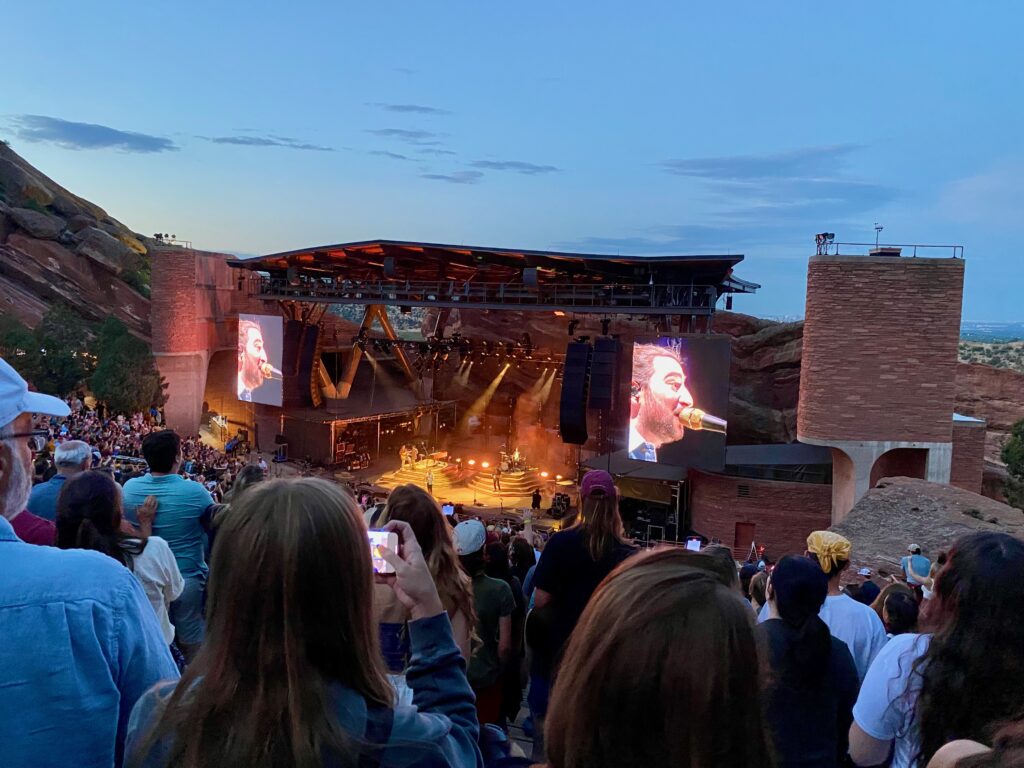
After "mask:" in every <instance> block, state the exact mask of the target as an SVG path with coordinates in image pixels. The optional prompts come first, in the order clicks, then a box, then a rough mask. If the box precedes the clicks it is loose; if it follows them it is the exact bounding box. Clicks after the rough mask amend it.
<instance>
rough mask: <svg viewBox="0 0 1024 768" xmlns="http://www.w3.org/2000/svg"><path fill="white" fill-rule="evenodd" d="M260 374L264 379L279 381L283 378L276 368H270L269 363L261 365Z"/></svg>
mask: <svg viewBox="0 0 1024 768" xmlns="http://www.w3.org/2000/svg"><path fill="white" fill-rule="evenodd" d="M260 373H262V374H263V378H265V379H271V380H278V381H280V380H281V379H283V378H284V374H283V373H281V372H280V371H279V370H277V368H275V367H274V366H272V365H271V364H270V363H263V365H261V366H260Z"/></svg>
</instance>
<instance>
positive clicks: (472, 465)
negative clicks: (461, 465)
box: [466, 459, 476, 467]
mask: <svg viewBox="0 0 1024 768" xmlns="http://www.w3.org/2000/svg"><path fill="white" fill-rule="evenodd" d="M466 463H467V464H469V466H471V467H475V466H476V459H470V460H469V461H467V462H466Z"/></svg>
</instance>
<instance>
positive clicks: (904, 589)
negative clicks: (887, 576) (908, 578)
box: [871, 581, 914, 625]
mask: <svg viewBox="0 0 1024 768" xmlns="http://www.w3.org/2000/svg"><path fill="white" fill-rule="evenodd" d="M897 592H899V593H902V594H905V595H907V596H908V597H914V590H912V589H911V588H910V587H908V586H907V585H906V584H904V583H903V582H902V581H892V582H889V583H888V584H886V585H885V587H884V588H883V589H882V591H881V592H879V593H878V597H876V598H875V600H874V602H873V603H871V610H873V611H874V612H875V614H876V615H877V616H878V618H879V619H880V620H881V621H882V624H883V625H884V624H885V601H886V600H887V599H888V598H889V595H891V594H894V593H897Z"/></svg>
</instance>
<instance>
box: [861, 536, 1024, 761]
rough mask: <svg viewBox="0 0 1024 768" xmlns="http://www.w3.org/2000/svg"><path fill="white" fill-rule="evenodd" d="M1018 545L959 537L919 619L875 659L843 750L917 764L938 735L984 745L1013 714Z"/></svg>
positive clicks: (1019, 637)
mask: <svg viewBox="0 0 1024 768" xmlns="http://www.w3.org/2000/svg"><path fill="white" fill-rule="evenodd" d="M1022 615H1024V542H1022V541H1020V540H1019V539H1015V538H1013V537H1012V536H1010V535H1008V534H1005V533H990V532H981V533H972V534H969V535H967V536H964V537H963V538H961V539H959V540H958V541H957V542H956V543H955V544H954V545H953V548H952V550H951V551H950V553H949V557H948V560H947V561H946V565H945V566H944V568H943V569H942V571H940V572H939V574H938V576H937V577H936V579H935V596H934V597H933V598H932V599H931V600H930V601H928V603H927V607H926V609H925V611H924V615H923V617H922V624H923V626H924V628H925V629H926V631H927V632H928V634H904V635H898V636H896V637H894V638H893V639H892V640H890V641H889V643H888V645H886V646H885V648H883V649H882V651H881V653H879V654H878V658H876V659H875V662H874V664H872V666H871V670H870V671H869V672H868V676H867V677H866V678H865V679H864V684H863V686H862V687H861V691H860V696H859V698H858V699H857V704H856V706H855V707H854V709H853V718H854V723H853V726H852V727H851V728H850V756H851V757H852V758H853V761H854V762H855V763H856V764H857V765H862V766H866V765H878V764H880V763H882V762H883V761H885V760H886V759H887V757H888V755H889V752H890V750H891V749H893V750H894V751H893V757H892V763H891V765H892V766H893V768H910V766H918V765H925V764H926V763H927V762H928V761H929V760H931V758H932V757H933V756H934V755H935V753H936V752H937V751H938V750H939V748H940V747H942V746H943V745H944V744H946V742H948V741H952V740H956V739H970V740H973V741H977V742H980V743H981V744H986V745H990V744H993V743H994V737H995V733H996V731H997V730H998V729H999V728H1000V726H1002V725H1003V724H1004V723H1006V722H1008V721H1010V720H1012V719H1014V718H1017V717H1019V716H1020V714H1021V707H1022V702H1024V699H1022V694H1021V691H1022V690H1024V654H1022V653H1021V649H1022V648H1024V622H1022V621H1021V616H1022Z"/></svg>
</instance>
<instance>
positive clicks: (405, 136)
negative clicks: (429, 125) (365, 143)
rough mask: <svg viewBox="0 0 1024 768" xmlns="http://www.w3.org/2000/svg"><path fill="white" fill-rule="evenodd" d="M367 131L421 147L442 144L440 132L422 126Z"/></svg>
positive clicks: (367, 130) (383, 137)
mask: <svg viewBox="0 0 1024 768" xmlns="http://www.w3.org/2000/svg"><path fill="white" fill-rule="evenodd" d="M366 133H369V134H372V135H374V136H378V137H380V138H382V139H398V140H399V141H404V142H405V143H406V144H415V145H417V146H420V147H426V146H431V145H436V144H440V143H441V142H440V141H439V139H440V138H441V135H442V134H440V133H434V132H433V131H425V130H423V129H422V128H367V129H366Z"/></svg>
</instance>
